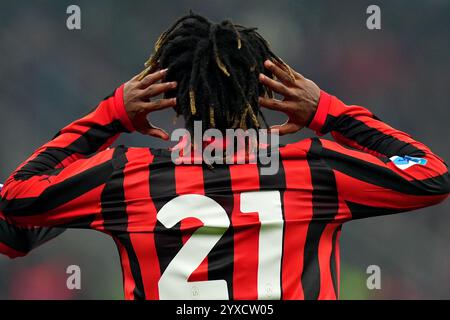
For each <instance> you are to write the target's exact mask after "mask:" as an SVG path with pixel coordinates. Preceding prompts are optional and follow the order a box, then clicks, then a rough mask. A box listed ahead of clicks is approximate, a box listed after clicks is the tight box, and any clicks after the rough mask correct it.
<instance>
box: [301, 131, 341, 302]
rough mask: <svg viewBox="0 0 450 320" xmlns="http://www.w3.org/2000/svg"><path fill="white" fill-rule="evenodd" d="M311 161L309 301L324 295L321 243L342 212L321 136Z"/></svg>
mask: <svg viewBox="0 0 450 320" xmlns="http://www.w3.org/2000/svg"><path fill="white" fill-rule="evenodd" d="M311 141H312V142H311V148H310V150H309V152H308V154H307V157H306V158H307V161H308V165H309V168H310V171H311V181H312V187H313V191H312V204H313V216H312V220H311V222H310V223H309V226H308V231H307V234H306V242H305V250H304V258H303V261H304V262H305V264H304V267H303V272H302V285H303V291H304V296H305V300H316V299H317V298H318V297H319V294H320V276H321V274H320V265H319V243H320V238H321V236H322V233H323V231H324V230H325V227H326V226H327V223H329V222H331V221H333V219H334V217H335V216H336V215H337V213H338V209H339V204H338V192H337V187H336V178H335V176H334V173H333V171H332V170H331V169H330V168H329V167H328V166H327V164H326V163H325V162H324V161H322V159H321V158H320V156H318V155H319V154H320V149H321V148H322V144H321V142H320V140H319V139H317V138H313V139H311Z"/></svg>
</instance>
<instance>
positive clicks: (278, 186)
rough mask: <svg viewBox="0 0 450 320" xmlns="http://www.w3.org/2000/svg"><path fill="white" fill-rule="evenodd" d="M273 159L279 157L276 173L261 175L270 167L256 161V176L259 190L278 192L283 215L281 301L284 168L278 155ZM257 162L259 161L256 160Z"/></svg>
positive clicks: (281, 280)
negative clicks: (263, 169)
mask: <svg viewBox="0 0 450 320" xmlns="http://www.w3.org/2000/svg"><path fill="white" fill-rule="evenodd" d="M270 156H271V157H272V158H271V159H273V157H276V156H278V157H279V161H278V162H279V165H278V171H277V173H276V174H274V175H263V174H262V173H261V169H262V168H264V167H270V165H271V164H270V163H269V164H267V165H265V164H261V163H260V162H259V161H258V175H259V185H260V189H261V190H278V191H279V192H280V200H281V212H282V215H283V238H282V243H281V247H282V248H283V249H282V250H281V264H280V266H281V269H280V293H281V296H280V299H281V300H282V299H283V269H282V268H283V259H284V234H285V230H286V220H285V218H284V192H285V191H286V175H285V172H284V166H283V160H282V159H281V155H280V153H277V154H271V155H270ZM258 160H259V159H258Z"/></svg>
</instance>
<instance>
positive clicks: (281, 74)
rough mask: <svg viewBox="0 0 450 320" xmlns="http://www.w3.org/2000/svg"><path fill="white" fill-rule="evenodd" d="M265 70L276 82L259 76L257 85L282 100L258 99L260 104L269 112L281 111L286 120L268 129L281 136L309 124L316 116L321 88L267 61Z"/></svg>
mask: <svg viewBox="0 0 450 320" xmlns="http://www.w3.org/2000/svg"><path fill="white" fill-rule="evenodd" d="M264 66H265V67H266V68H267V69H268V70H269V71H271V72H272V73H273V74H274V75H275V77H276V78H277V80H274V79H271V78H269V77H267V76H266V75H264V74H260V76H259V80H260V82H261V83H262V84H263V85H265V86H266V87H268V88H269V89H271V90H272V91H274V92H276V93H278V94H280V95H282V96H283V100H277V99H271V98H264V97H260V98H259V104H260V105H261V106H262V107H265V108H268V109H272V110H276V111H281V112H283V113H285V114H286V115H287V116H288V120H287V121H286V122H285V123H284V124H282V125H276V126H273V127H272V128H271V129H272V130H278V131H279V134H280V135H285V134H289V133H295V132H297V131H299V130H301V129H302V128H304V127H305V126H307V125H308V124H309V123H310V122H311V120H312V119H313V117H314V115H315V113H316V110H317V105H318V103H319V97H320V88H319V87H318V86H317V85H316V84H315V83H314V82H312V81H311V80H308V79H306V78H305V77H303V76H302V75H301V74H300V73H298V72H296V71H294V70H293V69H291V70H290V72H289V70H286V67H284V66H282V65H279V64H277V63H274V62H272V61H270V60H267V61H265V62H264Z"/></svg>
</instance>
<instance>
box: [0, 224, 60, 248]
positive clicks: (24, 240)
mask: <svg viewBox="0 0 450 320" xmlns="http://www.w3.org/2000/svg"><path fill="white" fill-rule="evenodd" d="M64 231H65V229H63V228H20V227H16V226H14V225H12V224H10V223H8V222H6V221H5V220H0V243H4V244H6V245H7V246H8V247H10V248H12V249H14V250H16V251H18V252H21V253H24V254H25V253H28V252H29V251H31V250H32V249H33V248H36V247H38V246H40V245H41V244H43V243H45V242H47V241H49V240H51V239H53V238H55V237H56V236H58V235H60V234H61V233H63V232H64Z"/></svg>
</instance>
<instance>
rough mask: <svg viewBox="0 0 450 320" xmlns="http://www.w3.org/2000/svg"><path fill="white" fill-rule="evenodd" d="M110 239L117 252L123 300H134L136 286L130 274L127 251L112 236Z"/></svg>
mask: <svg viewBox="0 0 450 320" xmlns="http://www.w3.org/2000/svg"><path fill="white" fill-rule="evenodd" d="M112 238H113V239H114V242H115V243H116V246H117V249H118V250H119V256H120V262H121V263H120V264H121V266H122V277H123V293H124V296H125V300H134V288H135V286H136V284H135V283H134V279H133V274H132V273H131V266H130V259H129V258H128V253H127V250H126V249H125V247H124V246H123V245H122V244H121V243H120V241H118V240H117V239H116V238H115V237H114V236H112Z"/></svg>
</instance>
